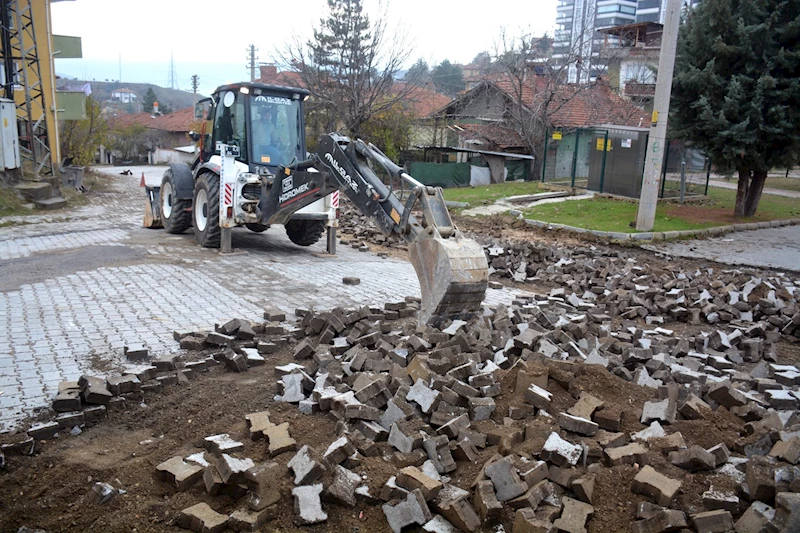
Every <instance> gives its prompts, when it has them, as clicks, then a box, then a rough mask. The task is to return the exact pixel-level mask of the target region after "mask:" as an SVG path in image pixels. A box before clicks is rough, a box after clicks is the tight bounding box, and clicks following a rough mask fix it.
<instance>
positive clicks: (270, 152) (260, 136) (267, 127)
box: [251, 104, 283, 165]
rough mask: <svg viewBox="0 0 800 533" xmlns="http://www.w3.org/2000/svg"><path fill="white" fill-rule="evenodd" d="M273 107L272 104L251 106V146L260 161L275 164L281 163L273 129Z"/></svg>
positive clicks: (276, 137)
mask: <svg viewBox="0 0 800 533" xmlns="http://www.w3.org/2000/svg"><path fill="white" fill-rule="evenodd" d="M275 111H276V110H275V108H274V106H273V105H272V104H263V105H259V106H253V117H252V121H251V124H252V125H253V147H254V148H255V151H256V159H257V160H258V161H260V162H262V163H269V164H272V165H276V164H279V163H282V161H281V160H282V159H283V157H282V155H281V150H280V148H279V147H278V144H279V136H278V133H277V131H276V129H275V115H276V113H275Z"/></svg>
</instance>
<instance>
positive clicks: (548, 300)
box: [159, 281, 800, 533]
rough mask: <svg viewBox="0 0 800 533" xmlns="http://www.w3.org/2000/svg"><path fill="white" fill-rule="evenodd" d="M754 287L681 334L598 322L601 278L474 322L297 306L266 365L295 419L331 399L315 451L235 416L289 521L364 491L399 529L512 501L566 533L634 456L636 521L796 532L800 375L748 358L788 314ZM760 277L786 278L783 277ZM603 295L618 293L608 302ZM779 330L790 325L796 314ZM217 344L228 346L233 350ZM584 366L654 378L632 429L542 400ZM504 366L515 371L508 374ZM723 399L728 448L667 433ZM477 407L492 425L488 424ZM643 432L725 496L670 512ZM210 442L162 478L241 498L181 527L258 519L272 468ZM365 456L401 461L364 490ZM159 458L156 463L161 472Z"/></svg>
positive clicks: (463, 519) (639, 525)
mask: <svg viewBox="0 0 800 533" xmlns="http://www.w3.org/2000/svg"><path fill="white" fill-rule="evenodd" d="M687 283H688V281H687ZM762 283H763V282H762ZM668 290H670V291H671V290H673V288H669V289H668ZM753 290H755V289H753ZM753 290H749V291H747V292H748V295H747V296H745V297H744V298H743V300H742V301H745V302H748V307H749V311H746V312H752V313H754V316H758V317H760V318H762V319H763V320H759V321H758V322H755V323H750V325H749V326H747V327H744V326H738V327H737V324H735V323H734V322H735V321H731V322H732V323H733V328H732V331H728V332H725V331H723V330H719V329H715V330H714V331H712V332H709V333H708V334H700V335H697V336H694V337H684V338H680V337H678V336H675V335H674V333H673V332H672V331H670V330H668V329H666V328H662V327H655V328H652V329H651V328H650V327H641V326H637V325H635V323H634V322H632V321H631V322H628V321H627V320H625V319H623V320H622V322H621V323H620V324H619V327H617V328H613V329H612V328H611V326H610V324H611V323H612V322H611V317H610V315H608V314H607V313H608V312H609V311H610V309H609V304H606V303H604V302H601V300H602V299H603V297H608V296H609V295H610V294H611V291H609V293H608V294H604V295H598V298H597V299H595V300H594V303H589V302H588V301H586V300H583V299H581V301H580V302H578V301H576V300H575V298H576V296H575V294H574V293H570V294H568V295H567V294H565V293H562V292H560V291H558V290H556V291H553V292H552V293H551V295H550V296H548V297H543V298H541V299H537V298H523V299H520V300H518V301H516V302H515V303H514V304H513V305H512V306H511V307H504V306H500V307H497V308H494V309H486V310H485V312H484V315H483V316H482V317H481V318H479V319H475V320H473V321H471V322H465V321H458V320H457V321H453V322H452V323H450V324H449V325H448V327H446V328H444V329H443V330H437V329H434V328H419V329H417V328H415V327H414V325H413V324H412V325H409V324H408V321H406V324H402V323H401V324H399V325H398V324H395V323H393V321H394V320H396V319H400V318H402V317H410V316H413V315H414V314H415V312H416V309H417V307H418V304H417V302H415V301H414V300H413V299H411V300H410V301H409V302H400V303H394V304H387V305H386V306H385V309H374V308H373V309H370V308H366V307H365V308H362V309H360V310H351V311H346V310H344V309H335V310H333V311H331V312H324V313H319V312H313V311H305V312H301V313H300V314H301V315H302V317H301V319H300V321H299V323H298V325H297V327H296V329H295V331H298V330H299V331H301V332H302V335H298V337H299V338H300V339H301V340H300V341H299V342H298V343H297V344H296V345H295V346H294V347H293V353H294V357H295V359H296V362H295V363H290V364H287V365H283V366H277V367H276V368H275V373H276V377H277V378H278V383H279V389H280V396H279V397H278V398H276V399H277V400H279V401H283V402H288V403H292V404H297V406H298V409H299V410H300V411H301V412H303V413H306V414H309V415H314V414H316V413H320V412H324V413H327V414H328V416H331V417H333V418H334V419H335V420H337V430H338V435H337V438H336V439H334V440H333V442H332V443H330V444H329V445H328V446H327V448H325V451H322V448H324V447H325V446H323V447H320V448H319V449H315V448H314V446H319V443H314V444H313V446H312V445H311V444H305V445H302V446H301V447H300V448H299V449H297V448H298V443H297V442H296V441H295V439H294V438H293V437H292V436H291V435H290V428H289V427H288V424H282V425H280V426H278V425H275V424H273V423H272V422H270V420H269V414H268V413H266V412H264V413H253V414H250V415H247V417H246V419H247V422H248V427H249V431H250V435H251V437H252V438H265V439H267V441H268V443H269V448H270V453H271V454H273V455H276V454H280V453H285V452H294V453H295V455H294V457H293V458H292V459H291V461H289V464H288V466H289V468H290V469H291V471H292V473H293V475H294V479H293V482H294V484H295V485H296V486H295V488H294V489H293V490H292V495H293V497H294V501H295V511H296V523H298V524H314V523H320V522H324V521H325V520H327V513H326V511H325V506H324V505H323V502H326V503H327V504H334V505H343V506H347V507H352V506H354V505H355V504H356V502H357V501H361V502H363V503H364V504H378V503H381V502H382V509H383V512H384V514H385V516H386V519H387V522H388V525H389V527H390V528H391V529H392V530H393V531H395V532H399V531H400V530H402V529H403V528H404V527H406V526H412V525H416V526H421V527H422V528H423V530H426V531H455V530H460V531H470V532H472V531H477V530H479V529H480V528H481V527H483V526H486V525H491V524H493V523H496V522H497V521H498V520H499V518H500V517H501V515H502V514H503V513H504V512H505V511H506V510H508V509H511V510H514V512H515V515H514V520H513V529H512V531H514V532H539V531H564V532H570V533H573V532H576V533H577V532H581V531H585V530H586V529H585V528H586V527H587V522H588V521H590V520H591V516H592V514H593V512H594V508H593V507H592V499H593V493H594V479H595V477H596V475H597V473H598V472H600V471H601V470H602V469H605V468H610V467H614V466H617V465H625V464H636V465H638V467H639V468H640V470H639V471H638V473H637V474H636V476H635V478H634V480H633V483H632V485H631V487H630V489H629V490H630V491H631V492H632V493H634V494H639V495H643V496H645V497H647V499H648V501H643V502H642V503H641V504H640V505H639V508H638V515H637V516H638V520H637V521H636V522H634V523H633V524H631V526H630V527H631V529H632V530H633V531H636V532H648V533H650V532H662V531H679V530H684V531H697V532H698V533H710V532H725V531H730V530H733V529H734V528H735V530H736V531H737V532H739V533H748V532H751V531H752V532H758V531H762V530H763V531H792V530H793V528H794V527H796V526H797V524H798V523H800V522H798V521H800V493H798V492H799V491H800V468H798V467H796V466H795V465H796V464H797V463H798V460H800V417H799V416H798V412H797V408H798V401H800V393H798V390H797V385H798V383H800V372H798V370H797V369H796V368H794V367H790V366H786V365H778V364H774V363H772V364H770V363H767V361H765V360H763V359H762V358H763V357H764V355H770V351H769V349H767V345H768V343H769V342H771V341H767V339H766V337H768V334H769V333H770V332H776V331H778V330H779V329H787V327H788V326H787V325H783V326H782V327H781V326H779V325H774V324H772V323H771V322H770V321H769V318H768V317H772V316H775V315H772V314H769V313H764V312H762V309H761V308H760V306H761V305H762V303H763V304H764V307H765V309H764V311H766V310H767V309H771V308H772V307H775V306H779V307H780V308H781V309H792V308H794V307H795V306H796V301H795V300H794V299H791V300H785V301H784V300H781V301H782V303H783V305H782V306H781V305H780V304H776V303H775V301H776V300H773V299H770V298H769V297H768V295H765V298H759V299H758V300H756V301H753V302H750V301H749V296H750V295H752V294H753ZM772 290H775V291H777V292H780V291H781V290H786V291H787V293H789V294H791V292H793V288H792V287H780V288H778V287H776V288H775V289H772ZM661 291H665V292H666V291H667V289H665V288H662V289H661ZM637 292H638V291H637ZM641 292H645V291H644V290H642V291H641ZM776 298H777V297H776ZM610 302H613V305H618V301H617V299H616V298H615V299H610ZM766 302H769V304H767V303H766ZM638 304H641V305H642V306H646V305H647V303H646V301H645V300H643V301H642V302H634V303H632V304H629V305H628V306H623V307H622V308H617V310H616V312H615V314H617V315H619V311H624V313H627V312H628V310H629V308H630V307H638V306H639V305H638ZM624 313H623V314H624ZM635 316H640V315H639V313H638V312H637V313H636V314H635V315H632V316H631V318H633V317H635ZM647 316H650V315H647ZM778 316H783V315H778ZM799 322H800V315H798V314H797V313H796V312H795V313H794V314H793V315H791V316H790V317H789V324H794V325H795V326H797V324H798V323H799ZM788 331H789V332H790V333H792V334H794V333H795V332H796V327H795V328H788ZM229 333H232V334H233V335H232V336H234V335H235V332H233V331H230V332H229ZM778 334H779V335H780V332H779V331H778ZM234 338H235V337H234ZM750 340H757V341H759V343H758V346H759V348H758V349H754V348H745V346H749V344H747V342H748V341H750ZM775 340H777V338H775V337H773V341H775ZM259 344H260V343H256V346H258V345H259ZM231 351H232V352H233V353H237V349H236V347H235V346H233V347H232V348H231ZM745 358H746V359H747V360H748V361H750V362H756V361H758V363H757V365H756V366H755V367H754V368H753V369H752V371H751V372H750V373H744V372H742V371H739V370H736V366H737V362H739V363H740V362H744V360H745ZM592 365H596V366H600V367H604V368H607V369H609V370H611V371H612V372H613V373H614V374H616V375H617V376H619V377H621V378H623V379H626V380H630V381H633V382H635V383H637V384H638V385H642V386H644V387H650V388H652V389H653V398H652V399H651V400H650V401H647V402H646V403H645V404H644V405H643V407H642V409H641V413H640V421H641V422H642V424H644V425H645V426H646V427H645V429H643V430H642V431H639V432H632V433H629V434H626V433H624V432H621V431H620V413H619V411H613V410H612V411H606V410H605V409H603V401H601V400H600V399H599V398H597V397H594V396H592V395H590V394H587V393H585V392H580V393H578V395H577V397H576V398H574V404H573V405H572V406H571V407H570V408H568V409H567V410H566V411H563V412H551V411H552V409H551V402H552V396H553V394H552V393H551V392H550V391H549V390H548V389H552V387H553V386H558V387H561V388H562V389H564V390H567V391H569V390H574V389H575V388H574V387H573V386H572V385H573V383H574V381H575V380H576V379H577V377H578V376H580V375H581V374H582V373H583V372H585V371H586V368H587V366H592ZM509 376H515V379H513V380H512V383H509V382H508V380H507V379H506V378H507V377H509ZM509 394H518V395H521V396H522V397H523V398H524V402H525V404H524V407H520V406H515V407H511V408H509V412H508V413H502V415H503V418H502V420H503V423H502V424H494V423H491V419H492V418H493V415H495V410H496V403H495V398H498V397H500V396H501V395H509ZM723 408H724V409H727V410H729V411H730V412H732V413H735V414H736V415H739V416H741V417H742V418H743V419H744V420H747V421H748V423H747V425H746V426H745V429H746V431H747V432H750V433H751V434H752V435H751V438H749V439H748V440H747V441H746V442H749V443H750V444H742V446H740V447H739V449H735V450H733V451H731V450H729V449H728V448H727V447H726V446H725V445H724V444H719V445H717V446H714V447H712V448H709V449H704V448H702V447H699V446H696V445H687V444H686V443H685V442H684V439H683V437H682V436H681V435H680V433H669V432H668V431H667V428H668V427H669V425H670V424H672V423H675V422H676V420H679V419H681V418H685V419H702V418H704V417H706V416H708V415H709V414H710V413H712V412H713V411H714V410H717V409H723ZM494 418H495V419H496V418H498V417H496V416H494ZM537 418H539V419H546V420H547V421H548V422H549V423H551V424H552V426H553V430H552V431H551V432H550V434H549V436H548V437H547V439H546V441H545V442H544V444H543V446H542V448H541V451H540V452H539V453H538V456H536V457H531V456H524V455H519V454H517V453H515V448H516V447H517V446H518V445H519V444H521V443H522V442H523V441H524V440H526V439H528V438H531V435H529V434H527V433H528V431H526V425H525V424H526V423H527V422H528V421H531V420H535V419H537ZM484 421H490V425H493V426H494V427H492V428H491V429H488V430H486V429H485V428H486V424H485V422H484ZM477 426H480V427H482V428H484V430H482V431H481V430H478V429H477ZM756 437H757V438H756ZM653 439H662V441H661V443H662V446H661V448H660V449H661V450H666V451H667V452H669V455H668V460H669V462H671V463H672V464H673V465H676V466H678V467H680V468H682V469H685V470H686V471H687V472H712V471H714V472H718V473H724V474H726V475H729V476H731V477H732V478H734V479H736V480H737V481H738V482H739V491H738V493H734V492H727V493H726V492H718V491H713V490H709V491H708V492H707V493H706V494H704V495H703V505H704V507H705V508H704V509H703V510H695V511H694V512H691V513H688V514H687V513H686V512H684V510H681V509H675V508H671V507H670V506H673V505H674V503H675V501H676V498H677V496H678V495H679V493H680V490H681V486H682V482H681V480H678V479H671V478H669V477H667V476H665V475H663V474H661V473H659V472H658V471H657V470H656V469H654V468H653V467H652V466H649V465H648V464H647V463H648V462H649V461H648V459H649V457H650V455H651V454H652V453H657V452H654V451H652V450H650V449H649V448H648V442H650V441H653ZM663 439H666V442H667V443H668V445H667V446H666V447H664V446H663V442H664V440H663ZM206 440H207V441H210V442H213V444H212V445H211V446H212V449H214V450H215V451H216V452H218V456H217V458H216V460H215V462H214V463H209V464H208V465H207V466H205V467H204V468H202V467H201V466H200V465H196V466H187V465H189V463H191V461H192V460H191V458H186V460H184V459H183V458H180V457H177V458H173V459H171V460H170V461H173V463H174V464H176V465H178V467H179V469H186V468H189V470H190V471H191V472H192V474H190V475H184V476H180V475H178V474H174V473H171V474H168V478H169V479H174V482H175V483H176V485H177V486H179V487H180V486H181V485H180V484H181V483H182V481H181V480H184V479H188V478H191V477H192V475H193V476H195V477H196V479H199V477H200V476H201V475H202V477H203V479H204V480H205V481H206V488H207V490H209V492H211V493H214V492H213V491H215V490H221V489H219V487H227V488H226V489H225V490H229V491H230V490H234V491H236V490H239V491H242V492H243V491H245V490H247V489H249V491H250V493H249V499H248V503H249V504H250V510H249V511H247V512H245V511H237V513H238V514H236V516H235V517H234V516H233V515H231V516H227V515H223V514H220V513H216V512H214V511H213V510H211V509H210V508H209V507H208V506H207V505H206V504H198V505H196V506H193V507H190V508H188V509H186V510H184V511H183V513H182V515H181V518H180V519H179V523H182V524H184V525H185V526H186V527H189V528H190V529H193V530H195V531H212V530H216V529H214V528H216V527H219V528H223V527H226V525H227V526H230V527H235V528H239V527H242V526H241V525H240V524H242V523H247V524H262V523H263V521H265V520H268V519H269V517H271V516H273V515H274V509H272V508H270V505H269V504H267V503H265V502H271V503H275V502H277V501H279V499H280V497H281V495H280V492H279V490H278V486H279V485H280V483H279V478H280V476H279V474H280V472H279V470H280V469H279V468H278V466H277V465H276V464H275V463H272V462H269V461H268V462H266V463H262V464H259V465H256V464H255V463H254V462H253V461H252V460H250V459H249V458H241V457H235V456H234V455H230V454H229V453H228V452H229V451H234V450H236V449H240V448H239V446H240V443H237V442H235V441H231V439H230V437H229V436H227V435H224V436H211V437H208V438H207V439H206ZM218 441H221V442H223V444H219V443H218ZM737 442H738V441H737ZM742 442H743V443H744V442H745V441H744V440H743V441H742ZM486 447H496V453H495V454H494V455H493V456H492V457H491V458H490V459H489V460H488V461H487V462H486V463H485V464H484V465H483V467H482V469H481V471H480V473H479V475H478V476H477V477H476V478H475V480H474V482H473V483H472V484H471V485H470V486H457V485H455V484H454V483H451V482H450V481H451V480H450V477H449V476H452V474H453V472H454V471H456V469H457V468H458V466H459V463H462V462H473V461H475V460H476V458H477V456H478V454H479V452H478V450H479V449H484V448H486ZM295 450H296V451H295ZM368 457H380V458H382V459H383V460H385V461H387V462H390V463H391V464H393V465H394V466H395V467H396V468H397V472H396V474H395V475H394V476H391V477H390V478H388V479H387V480H386V482H385V484H384V485H383V489H382V490H381V493H380V494H370V493H369V488H368V486H367V485H366V484H365V483H364V480H363V478H362V475H361V474H360V473H359V472H358V470H359V465H361V464H362V462H363V461H364V460H365V458H368ZM170 461H168V462H167V463H165V464H164V465H161V466H159V469H167V467H168V466H169V464H168V463H170ZM162 467H163V468H162ZM267 472H268V473H267ZM287 474H288V472H287V473H286V474H285V475H287ZM169 476H171V477H169ZM179 478H180V480H179ZM323 480H328V482H327V483H323ZM236 487H238V489H237V488H236ZM251 502H255V503H251ZM258 502H260V503H258ZM262 505H264V507H261V506H262ZM254 527H255V526H254Z"/></svg>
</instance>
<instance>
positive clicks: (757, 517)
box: [733, 501, 775, 533]
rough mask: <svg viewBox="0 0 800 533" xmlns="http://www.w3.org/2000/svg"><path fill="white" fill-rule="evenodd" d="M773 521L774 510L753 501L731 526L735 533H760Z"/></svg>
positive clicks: (764, 504)
mask: <svg viewBox="0 0 800 533" xmlns="http://www.w3.org/2000/svg"><path fill="white" fill-rule="evenodd" d="M774 519H775V509H774V508H772V507H770V506H769V505H767V504H766V503H764V502H759V501H754V502H753V503H752V504H750V507H748V508H747V510H746V511H745V512H744V513H743V514H742V516H741V517H739V520H737V521H736V523H735V524H734V526H733V529H734V531H736V533H761V531H762V529H763V528H764V526H766V525H767V524H769V523H771V522H773V521H774Z"/></svg>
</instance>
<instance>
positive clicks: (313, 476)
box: [286, 444, 325, 485]
mask: <svg viewBox="0 0 800 533" xmlns="http://www.w3.org/2000/svg"><path fill="white" fill-rule="evenodd" d="M286 466H288V467H289V468H291V469H292V471H293V472H294V484H295V485H308V484H310V483H313V482H314V481H317V480H318V479H319V478H321V477H322V475H323V474H324V473H325V467H324V466H323V465H322V463H319V462H318V461H316V460H315V459H314V449H313V448H311V447H310V446H309V445H307V444H306V445H304V446H303V447H302V448H300V450H298V452H297V453H296V454H295V456H294V457H292V459H291V460H290V461H289V462H288V464H287V465H286Z"/></svg>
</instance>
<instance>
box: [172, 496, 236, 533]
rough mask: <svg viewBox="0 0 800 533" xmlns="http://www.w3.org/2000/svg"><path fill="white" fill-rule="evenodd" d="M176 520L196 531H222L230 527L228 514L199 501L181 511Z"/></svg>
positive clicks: (202, 532) (204, 532)
mask: <svg viewBox="0 0 800 533" xmlns="http://www.w3.org/2000/svg"><path fill="white" fill-rule="evenodd" d="M176 522H177V523H178V525H179V526H181V527H183V528H185V529H190V530H192V531H194V532H196V533H221V532H222V531H225V529H226V528H227V527H228V516H227V515H224V514H220V513H218V512H216V511H215V510H214V509H212V508H211V507H209V505H208V504H207V503H198V504H197V505H193V506H191V507H187V508H186V509H184V510H183V511H181V512H180V514H179V515H178V518H177V520H176Z"/></svg>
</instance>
